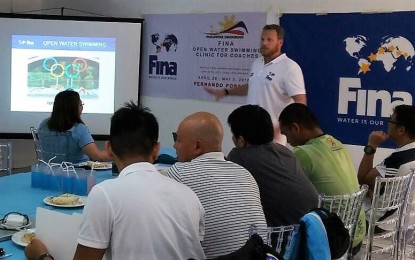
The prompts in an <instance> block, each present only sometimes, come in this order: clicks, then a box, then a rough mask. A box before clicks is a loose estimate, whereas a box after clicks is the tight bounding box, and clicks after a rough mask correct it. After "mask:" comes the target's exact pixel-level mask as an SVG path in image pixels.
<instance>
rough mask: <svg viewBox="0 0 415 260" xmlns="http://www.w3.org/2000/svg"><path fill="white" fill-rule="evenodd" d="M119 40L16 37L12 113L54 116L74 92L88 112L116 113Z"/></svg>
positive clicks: (13, 63) (13, 48) (13, 62)
mask: <svg viewBox="0 0 415 260" xmlns="http://www.w3.org/2000/svg"><path fill="white" fill-rule="evenodd" d="M114 76H115V39H114V38H80V37H51V36H31V35H13V36H12V79H11V80H12V81H11V111H25V112H50V111H51V109H52V106H53V99H54V97H55V95H56V94H57V93H59V92H60V91H62V90H66V89H73V90H75V91H77V92H78V93H79V95H80V96H81V99H82V101H83V102H84V111H83V112H84V113H98V114H99V113H103V114H112V113H114Z"/></svg>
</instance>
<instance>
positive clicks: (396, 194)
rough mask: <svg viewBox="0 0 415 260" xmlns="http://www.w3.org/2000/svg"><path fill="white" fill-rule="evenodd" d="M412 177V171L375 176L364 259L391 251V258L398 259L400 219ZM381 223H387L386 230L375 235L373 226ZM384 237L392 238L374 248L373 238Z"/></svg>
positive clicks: (380, 225) (379, 225)
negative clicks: (406, 173) (387, 175)
mask: <svg viewBox="0 0 415 260" xmlns="http://www.w3.org/2000/svg"><path fill="white" fill-rule="evenodd" d="M412 178H413V173H410V174H408V175H404V176H398V177H391V178H381V177H377V178H376V181H375V187H374V191H373V198H372V206H371V209H370V216H369V228H368V233H367V238H366V255H365V259H371V257H372V255H373V254H377V253H386V252H389V253H391V255H392V257H393V259H398V256H399V252H398V251H399V236H400V228H401V221H402V218H403V212H404V207H405V202H406V201H407V194H408V190H409V188H410V184H411V182H412ZM383 225H388V227H387V230H385V231H384V232H382V233H381V234H379V235H377V234H376V235H375V227H376V226H378V227H380V228H382V227H384V226H383ZM386 237H391V238H392V239H391V244H390V245H382V246H380V245H379V247H378V245H377V246H376V250H374V246H373V242H374V239H377V238H386Z"/></svg>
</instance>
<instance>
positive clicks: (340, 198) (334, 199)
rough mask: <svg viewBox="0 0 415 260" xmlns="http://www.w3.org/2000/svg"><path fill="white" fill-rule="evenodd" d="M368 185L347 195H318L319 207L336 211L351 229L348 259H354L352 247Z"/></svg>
mask: <svg viewBox="0 0 415 260" xmlns="http://www.w3.org/2000/svg"><path fill="white" fill-rule="evenodd" d="M368 188H369V187H368V186H367V185H365V184H364V185H362V186H361V187H360V190H359V191H356V192H353V193H350V194H345V195H332V196H329V195H324V194H320V195H319V197H318V207H319V208H325V209H327V210H329V211H330V212H334V213H336V214H337V215H338V216H339V217H340V219H341V220H342V221H343V224H344V226H345V227H346V228H347V229H348V230H349V235H350V243H349V249H348V250H347V259H353V254H352V248H353V240H354V235H355V231H356V227H357V223H358V219H359V213H360V212H361V208H362V204H363V199H364V198H365V196H366V193H367V190H368Z"/></svg>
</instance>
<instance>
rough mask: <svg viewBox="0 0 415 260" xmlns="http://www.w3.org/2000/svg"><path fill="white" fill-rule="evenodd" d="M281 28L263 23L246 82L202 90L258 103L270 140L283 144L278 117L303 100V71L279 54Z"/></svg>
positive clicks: (219, 97) (215, 94) (305, 101)
mask: <svg viewBox="0 0 415 260" xmlns="http://www.w3.org/2000/svg"><path fill="white" fill-rule="evenodd" d="M283 43H284V30H283V28H282V27H281V26H279V25H276V24H269V25H265V26H264V28H263V29H262V34H261V54H262V57H259V58H257V59H256V60H255V61H254V63H253V64H252V67H251V73H250V75H249V82H248V84H244V85H241V86H239V87H236V88H230V89H222V90H212V89H207V88H206V91H207V92H209V93H211V94H213V95H214V96H215V97H216V100H219V99H221V98H223V97H224V96H226V95H235V96H245V95H247V103H248V104H253V105H260V106H261V107H263V108H265V110H267V111H268V113H270V115H271V119H272V122H273V125H274V141H275V142H277V143H280V144H283V145H285V144H286V142H287V141H286V138H285V137H284V136H283V135H281V131H280V128H279V124H278V117H279V115H280V113H281V111H282V110H283V109H284V107H286V106H287V105H289V104H291V103H294V102H295V103H303V104H306V103H307V98H306V90H305V86H304V77H303V72H302V71H301V68H300V66H299V65H298V64H297V63H296V62H295V61H293V60H292V59H290V58H288V57H287V55H286V54H285V53H281V48H282V45H283Z"/></svg>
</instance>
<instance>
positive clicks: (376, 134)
mask: <svg viewBox="0 0 415 260" xmlns="http://www.w3.org/2000/svg"><path fill="white" fill-rule="evenodd" d="M388 138H389V136H388V134H387V133H385V132H383V131H373V132H372V133H370V135H369V138H368V142H367V144H368V145H370V146H372V147H373V148H374V149H376V148H378V147H379V145H381V144H382V143H383V142H385V141H386V140H387V139H388Z"/></svg>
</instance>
